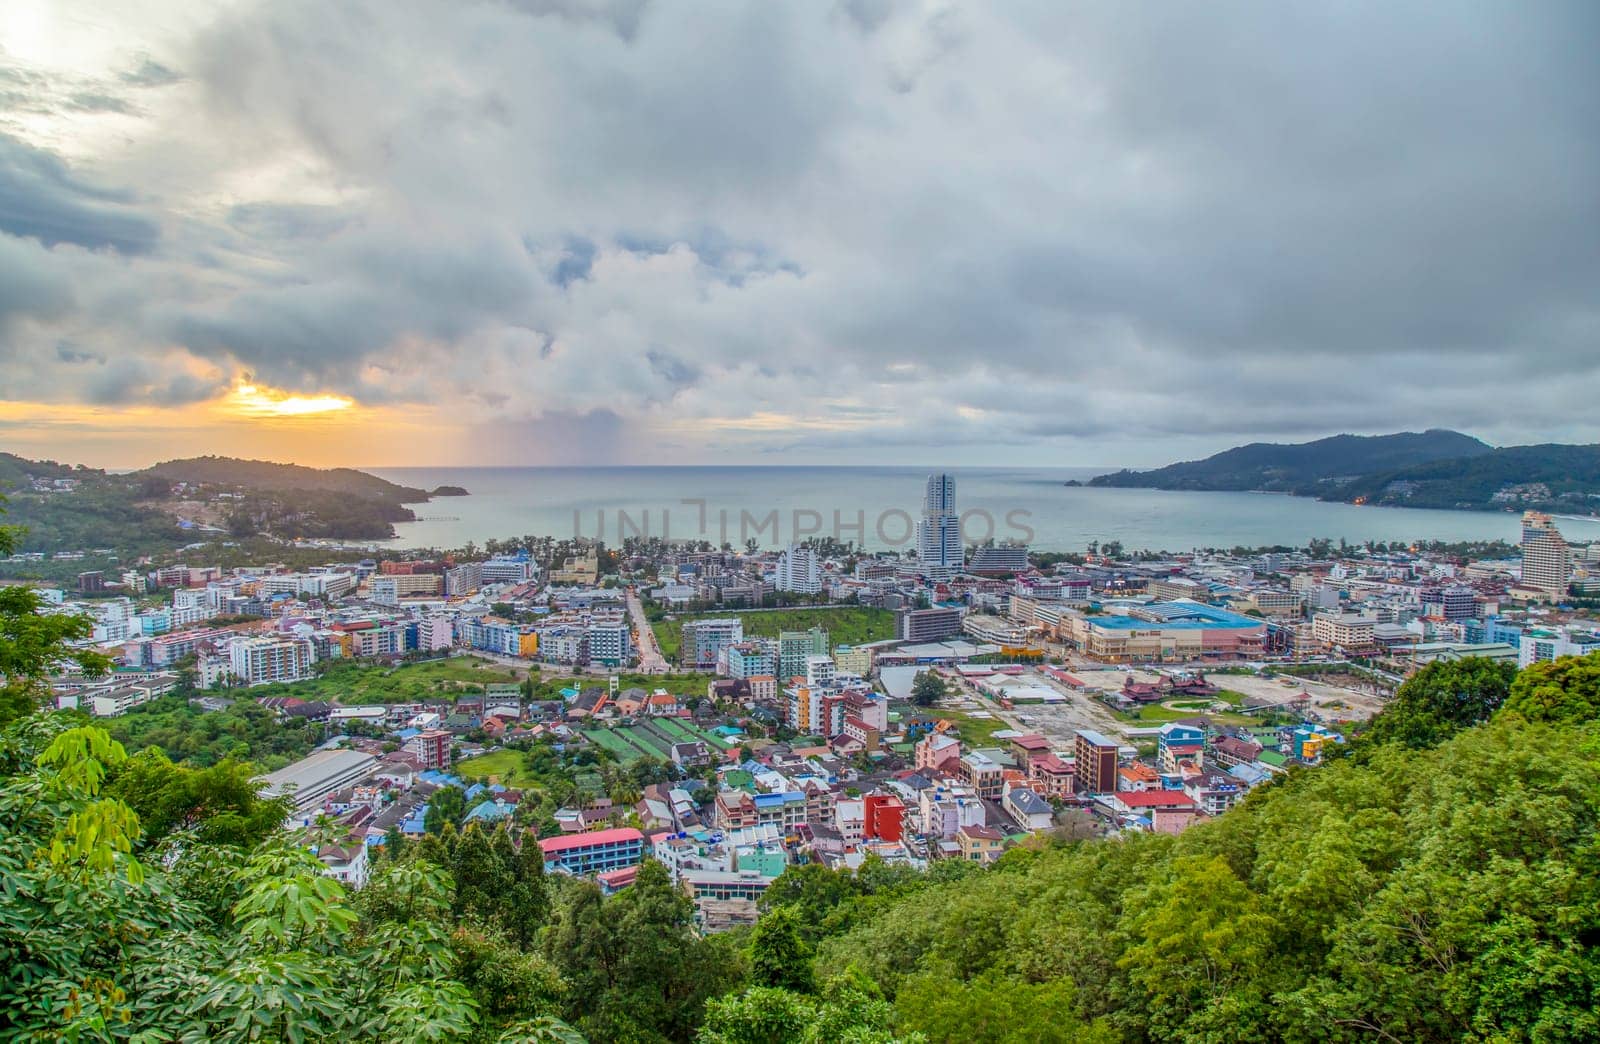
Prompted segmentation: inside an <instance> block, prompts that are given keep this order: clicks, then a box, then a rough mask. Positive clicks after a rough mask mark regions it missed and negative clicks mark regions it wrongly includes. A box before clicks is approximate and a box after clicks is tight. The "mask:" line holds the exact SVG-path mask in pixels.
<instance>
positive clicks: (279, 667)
mask: <svg viewBox="0 0 1600 1044" xmlns="http://www.w3.org/2000/svg"><path fill="white" fill-rule="evenodd" d="M228 660H229V664H230V666H231V668H232V674H233V676H234V677H235V678H237V679H239V680H240V681H242V682H244V683H245V684H246V685H265V684H267V683H269V682H287V681H299V680H300V679H301V678H309V677H310V676H311V666H312V664H314V663H316V660H317V652H316V648H315V646H313V645H312V644H311V642H309V641H307V640H306V639H304V638H274V637H263V638H240V639H237V640H235V641H234V642H233V643H232V644H231V645H229V646H228Z"/></svg>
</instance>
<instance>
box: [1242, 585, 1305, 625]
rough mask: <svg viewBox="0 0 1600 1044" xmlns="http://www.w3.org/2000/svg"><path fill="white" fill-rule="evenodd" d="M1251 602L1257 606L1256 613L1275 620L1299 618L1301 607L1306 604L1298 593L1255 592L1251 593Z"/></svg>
mask: <svg viewBox="0 0 1600 1044" xmlns="http://www.w3.org/2000/svg"><path fill="white" fill-rule="evenodd" d="M1249 601H1250V604H1251V605H1253V606H1255V609H1256V612H1258V613H1260V614H1261V615H1262V616H1269V617H1272V618H1273V619H1275V620H1282V619H1291V620H1292V619H1294V618H1296V617H1298V616H1299V615H1300V610H1301V607H1302V606H1303V605H1304V604H1305V602H1304V599H1303V598H1301V596H1300V594H1299V593H1298V592H1296V591H1268V590H1262V591H1254V592H1251V594H1250V599H1249Z"/></svg>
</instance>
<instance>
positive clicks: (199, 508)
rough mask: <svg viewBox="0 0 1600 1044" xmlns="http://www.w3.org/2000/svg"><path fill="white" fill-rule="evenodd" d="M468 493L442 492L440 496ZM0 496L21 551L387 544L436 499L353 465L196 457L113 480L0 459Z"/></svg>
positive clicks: (48, 463)
mask: <svg viewBox="0 0 1600 1044" xmlns="http://www.w3.org/2000/svg"><path fill="white" fill-rule="evenodd" d="M180 483H182V485H179V484H180ZM466 492H467V491H466V490H464V489H459V488H457V487H449V488H444V487H441V489H440V490H438V491H435V495H438V496H464V495H466ZM0 495H3V496H4V497H5V498H6V503H5V504H4V505H3V508H4V511H5V512H6V513H5V514H4V515H3V516H0V522H4V523H7V524H13V525H20V526H23V527H25V528H26V530H27V531H26V532H25V533H24V534H23V537H22V542H21V548H20V549H21V550H23V551H28V552H33V551H39V552H51V553H53V552H57V551H83V550H89V549H95V548H108V549H111V550H114V551H117V552H121V553H128V552H133V553H138V554H148V553H151V552H157V551H161V550H170V549H171V548H172V547H174V546H177V545H178V544H181V543H187V542H190V541H192V540H193V539H194V538H195V537H196V536H198V535H204V534H207V533H212V534H219V535H227V536H230V537H235V538H238V537H249V536H257V535H266V536H273V537H280V538H285V539H298V538H303V537H317V538H334V539H364V540H366V539H382V538H386V537H392V536H394V534H395V530H394V524H395V523H396V522H410V521H414V520H415V519H416V515H415V514H414V513H413V512H412V510H411V509H410V508H409V507H406V505H407V504H417V503H422V502H424V501H426V500H428V498H429V496H430V494H429V493H428V492H427V491H426V490H421V489H415V488H413V487H411V486H401V485H397V484H396V483H393V482H389V481H387V480H385V479H381V478H379V477H378V476H376V475H369V474H367V473H366V472H364V471H357V470H355V469H354V468H326V469H324V468H306V467H301V466H299V465H297V464H275V463H273V462H271V461H264V460H239V459H235V458H232V457H191V458H189V459H186V460H169V461H164V462H163V463H160V464H156V465H153V466H151V467H148V468H145V469H144V470H142V471H135V472H132V473H130V474H108V473H106V472H104V471H100V470H98V469H94V468H83V467H69V466H68V465H65V464H57V463H55V462H54V461H37V460H27V459H26V458H23V457H18V456H16V455H14V454H10V453H0Z"/></svg>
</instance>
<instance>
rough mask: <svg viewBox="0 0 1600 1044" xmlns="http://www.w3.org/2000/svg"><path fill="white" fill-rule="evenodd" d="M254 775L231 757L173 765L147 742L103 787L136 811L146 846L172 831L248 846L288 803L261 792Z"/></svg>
mask: <svg viewBox="0 0 1600 1044" xmlns="http://www.w3.org/2000/svg"><path fill="white" fill-rule="evenodd" d="M256 775H257V772H256V770H255V769H254V768H253V767H252V766H250V765H249V764H246V763H244V762H239V761H234V760H232V759H225V760H223V761H221V762H219V763H218V764H216V765H212V766H210V767H208V768H203V769H193V768H189V767H187V766H183V765H174V764H173V763H172V761H171V760H170V759H169V758H168V757H167V756H166V754H165V753H163V752H162V751H161V750H160V748H158V747H150V748H147V749H145V750H142V751H140V752H139V753H137V754H135V755H133V756H132V757H131V758H129V759H128V760H127V761H126V762H125V763H124V764H123V765H122V766H121V767H120V768H118V769H117V771H116V772H115V775H114V777H113V779H112V781H111V784H110V786H109V787H108V788H107V793H109V794H110V795H112V796H113V797H117V798H121V799H122V800H123V801H125V802H126V803H127V804H128V806H129V807H130V808H132V809H133V810H134V811H135V812H136V813H138V816H139V821H140V824H141V826H142V828H143V844H145V845H146V846H148V845H151V844H154V843H156V842H158V841H160V840H162V839H163V838H165V837H166V836H167V835H168V834H171V833H173V832H174V831H195V832H196V836H197V837H198V838H199V840H201V841H203V842H205V843H207V844H214V845H230V846H233V847H236V848H253V847H254V846H256V845H258V844H260V843H261V842H262V841H265V840H266V839H267V837H268V836H270V835H271V834H273V833H274V832H276V831H277V830H278V829H279V827H280V826H281V825H282V824H283V820H284V817H285V816H287V815H288V812H289V808H290V802H289V799H288V798H287V797H281V798H264V797H262V796H261V794H260V790H261V785H260V784H259V783H257V782H256V778H255V777H256Z"/></svg>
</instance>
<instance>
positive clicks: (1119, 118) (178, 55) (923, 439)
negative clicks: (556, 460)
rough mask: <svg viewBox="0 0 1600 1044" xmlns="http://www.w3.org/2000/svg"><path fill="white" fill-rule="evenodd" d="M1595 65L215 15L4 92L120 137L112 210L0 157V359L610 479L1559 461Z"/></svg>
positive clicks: (1389, 18)
mask: <svg viewBox="0 0 1600 1044" xmlns="http://www.w3.org/2000/svg"><path fill="white" fill-rule="evenodd" d="M1596 39H1600V6H1597V5H1594V4H1592V3H1587V2H1580V0H1552V2H1550V3H1541V4H1538V5H1523V6H1520V7H1512V6H1509V5H1474V4H1467V5H1450V6H1448V7H1447V8H1437V9H1428V10H1421V9H1411V8H1405V7H1396V6H1394V5H1392V4H1386V3H1380V2H1377V0H1359V2H1355V3H1349V4H1340V5H1337V6H1329V5H1320V6H1318V5H1282V4H1276V3H1265V2H1263V3H1225V4H1213V5H1190V6H1183V7H1176V8H1173V7H1166V8H1162V9H1161V10H1159V11H1157V10H1153V9H1149V10H1146V9H1139V8H1129V7H1127V6H1126V5H1116V6H1087V5H1078V4H1059V3H1033V4H1019V5H1005V6H999V5H967V6H959V5H955V4H947V3H941V2H938V0H929V2H912V0H839V2H838V3H835V4H833V5H822V4H818V5H782V4H755V5H750V4H719V3H717V2H715V0H706V2H704V3H687V2H677V3H673V2H669V0H651V2H649V3H646V2H644V0H486V2H482V3H475V4H470V5H456V4H449V3H445V2H443V0H418V2H417V3H414V4H403V5H397V4H389V3H382V2H379V0H352V3H351V4H349V5H340V6H339V7H337V8H335V9H330V8H328V7H326V5H319V4H316V3H312V2H310V0H276V2H273V3H245V4H241V5H237V6H235V7H230V8H228V9H227V10H226V11H223V12H220V13H219V14H217V15H216V17H215V18H214V19H213V20H211V21H210V22H209V23H207V24H205V25H197V26H196V27H195V28H194V32H193V35H192V38H191V39H190V40H189V41H188V43H187V44H186V45H184V46H182V47H175V48H172V49H170V50H169V51H164V52H162V53H160V54H159V55H155V54H146V53H145V52H144V51H142V50H135V51H132V52H131V53H130V54H129V55H128V56H126V57H125V58H124V59H123V60H121V61H119V62H118V63H116V64H115V65H114V66H113V70H123V71H121V72H115V71H112V72H108V73H107V74H106V75H105V77H103V78H102V79H101V80H93V81H91V80H82V81H74V82H73V83H72V84H68V85H67V86H60V85H56V86H51V85H50V84H49V83H46V82H45V81H41V80H40V79H39V78H38V77H37V75H36V74H35V73H32V72H30V71H28V70H21V69H12V70H10V71H7V70H6V69H0V94H7V95H13V94H14V95H18V96H19V97H21V98H23V99H24V100H25V101H26V100H28V99H32V102H33V103H36V104H37V105H38V106H40V107H42V108H41V110H40V111H53V112H62V111H65V110H67V109H69V108H70V102H69V101H68V100H67V99H68V97H69V95H70V92H71V91H78V92H80V93H84V94H85V95H86V96H88V95H102V96H103V97H102V99H101V101H102V102H103V104H102V105H100V107H99V111H97V112H93V113H81V114H78V115H79V116H81V117H82V118H85V119H105V120H125V121H129V122H130V123H137V124H138V125H139V128H141V129H136V130H130V131H129V138H130V139H131V140H135V141H137V142H138V145H137V147H135V148H129V149H126V150H120V151H119V150H117V149H109V148H108V150H107V151H108V153H114V154H115V155H116V156H117V157H118V158H120V159H121V161H122V162H123V166H122V167H121V168H119V169H117V170H116V171H113V172H112V173H110V174H108V175H107V177H106V178H105V179H102V178H101V176H100V175H101V174H102V172H103V169H104V168H102V166H100V165H95V166H93V167H89V168H86V169H92V170H94V172H95V177H94V178H93V179H90V178H88V177H86V176H82V175H81V174H80V173H79V167H78V163H77V160H76V159H75V160H74V163H73V165H71V166H69V165H68V164H66V163H65V162H63V161H62V160H60V159H59V158H57V157H56V156H55V155H54V154H53V153H51V152H49V151H46V150H44V149H42V148H40V147H38V146H36V145H25V144H23V143H22V142H20V141H19V140H17V139H15V138H0V230H3V231H4V232H6V233H9V234H10V235H11V236H13V237H20V238H19V239H17V240H16V242H23V241H25V240H26V241H28V242H34V241H36V242H37V244H38V245H40V247H41V248H42V247H51V248H54V249H53V250H48V251H45V250H42V249H41V251H39V252H40V253H43V254H45V255H49V259H50V260H51V261H52V263H51V264H50V265H49V266H48V267H47V268H46V269H44V270H41V272H42V274H35V275H34V276H33V279H34V283H35V284H36V285H37V286H38V287H39V292H38V293H32V294H17V293H15V292H13V293H11V295H10V297H7V292H8V291H7V288H6V287H4V286H3V285H0V322H6V319H5V316H6V315H7V314H8V313H7V309H9V314H10V315H11V316H12V319H11V321H10V329H11V330H12V331H13V334H12V337H13V339H15V338H16V336H17V334H16V333H15V331H17V330H20V329H22V324H23V323H24V322H25V323H27V324H32V325H37V326H38V327H39V332H38V338H39V344H41V345H46V346H47V347H46V348H43V349H40V350H38V351H36V352H35V354H36V355H37V356H38V357H41V358H45V359H46V360H47V361H51V360H53V361H52V365H61V366H69V365H74V364H72V363H70V362H69V361H68V360H66V359H65V358H55V357H54V356H53V355H52V352H53V346H54V345H55V344H57V343H61V342H62V341H63V340H71V341H72V343H74V344H78V343H80V342H81V343H82V344H84V345H89V346H94V347H92V348H88V347H86V348H84V349H83V350H85V351H87V350H95V351H98V350H99V347H98V346H99V345H101V344H103V343H107V342H108V341H113V340H114V341H116V342H118V343H120V344H122V345H124V348H123V350H124V351H126V352H128V353H130V354H132V353H137V352H139V351H141V350H142V351H145V352H150V353H159V352H166V351H170V350H173V349H174V348H179V349H184V350H187V351H189V352H190V353H192V354H193V355H196V356H199V357H200V358H201V359H202V360H204V361H206V362H207V363H208V364H213V365H215V366H217V367H218V368H219V369H222V370H228V369H229V368H230V367H233V368H243V369H248V370H249V371H250V372H253V373H257V374H260V375H261V376H262V379H263V380H266V381H270V382H272V383H275V384H279V385H282V386H284V387H293V388H297V389H318V390H332V391H342V392H344V393H346V394H354V395H358V396H360V397H363V398H371V399H374V400H381V399H384V398H385V397H388V398H389V399H390V400H392V401H414V400H418V399H430V400H437V401H441V402H446V403H470V404H472V408H482V409H484V410H486V411H490V412H492V413H494V414H496V415H497V417H498V420H504V421H505V422H506V423H508V424H516V423H522V422H523V421H524V420H527V418H530V417H531V418H533V420H531V421H528V423H530V424H531V423H534V422H536V421H537V420H538V418H539V417H541V416H552V417H553V416H556V415H559V416H561V417H563V418H565V419H566V421H567V422H568V423H574V424H575V423H578V421H577V420H575V418H590V419H589V420H586V421H584V422H583V423H584V424H585V425H589V426H592V427H593V426H597V427H596V430H598V431H599V432H601V433H610V434H608V435H607V437H606V438H605V439H603V440H602V443H603V444H604V445H608V446H617V447H623V448H624V449H622V450H620V451H622V452H626V450H625V447H628V446H636V445H641V444H646V443H644V442H641V441H639V440H629V439H626V438H623V437H621V436H620V435H617V432H618V431H619V430H621V429H627V428H629V427H630V426H633V425H639V426H643V425H646V424H655V425H671V424H675V423H676V424H678V425H679V431H678V435H677V436H676V437H681V438H688V439H692V438H694V437H696V435H695V434H694V428H695V425H696V423H697V422H700V421H716V422H717V424H716V426H710V425H708V426H706V427H705V428H704V430H702V431H701V432H699V433H698V437H700V438H701V439H702V440H703V441H704V442H705V443H706V444H707V445H710V444H712V443H713V440H714V441H715V444H716V446H717V447H718V448H719V449H721V448H726V447H728V446H734V447H735V448H737V447H738V446H748V447H754V448H757V449H760V448H765V449H778V450H784V449H788V450H791V451H800V450H804V451H806V452H811V451H817V452H827V453H838V454H840V455H841V456H842V455H845V454H849V453H870V452H872V450H873V448H874V447H907V448H910V447H915V446H917V445H929V446H931V445H939V446H949V445H967V446H973V447H1015V446H1024V447H1042V448H1038V449H1037V451H1036V452H1037V454H1038V456H1040V457H1044V458H1056V459H1059V457H1060V455H1061V454H1073V455H1077V456H1083V455H1084V451H1083V450H1082V449H1081V447H1082V446H1083V445H1084V444H1085V443H1091V442H1092V443H1094V444H1095V445H1096V446H1115V447H1119V448H1118V449H1117V450H1116V451H1115V453H1114V454H1113V453H1106V452H1099V451H1097V450H1096V451H1090V452H1089V455H1090V456H1092V457H1093V458H1094V459H1095V461H1096V462H1097V463H1098V462H1100V461H1102V460H1106V459H1113V457H1114V456H1116V455H1119V454H1124V453H1126V454H1127V455H1129V456H1132V455H1147V456H1148V459H1149V460H1150V461H1151V462H1160V461H1161V460H1162V459H1164V458H1167V457H1177V456H1194V455H1198V454H1200V453H1203V452H1208V451H1210V450H1211V449H1214V448H1218V447H1219V446H1220V445H1226V444H1228V443H1229V442H1230V441H1234V440H1236V439H1239V438H1241V437H1249V438H1272V437H1279V436H1281V437H1295V438H1298V437H1305V436H1314V435H1319V434H1328V433H1331V432H1332V431H1336V430H1340V429H1345V428H1348V429H1350V430H1363V431H1381V430H1388V429H1403V428H1421V427H1428V426H1444V427H1457V428H1471V429H1473V430H1474V431H1476V432H1478V433H1482V434H1486V435H1489V436H1490V437H1493V436H1494V435H1495V434H1497V433H1498V434H1500V435H1501V436H1503V437H1504V438H1508V439H1509V438H1529V437H1553V438H1564V439H1592V438H1596V437H1600V427H1597V426H1596V422H1595V421H1594V420H1593V411H1592V404H1591V403H1589V402H1588V398H1589V396H1588V395H1586V394H1584V388H1585V387H1592V386H1593V385H1592V380H1593V378H1594V377H1595V366H1596V363H1595V360H1596V358H1597V355H1600V353H1597V352H1596V350H1595V345H1596V343H1597V341H1596V338H1597V336H1600V236H1597V235H1595V230H1596V229H1597V228H1600V192H1596V191H1595V186H1596V185H1600V130H1597V128H1600V62H1596V61H1595V60H1594V56H1593V42H1594V40H1596ZM136 43H137V41H131V42H130V46H134V45H135V44H136ZM174 70H182V72H181V74H180V73H179V72H176V71H174ZM156 88H159V90H157V89H156ZM178 97H181V98H182V99H184V102H185V104H184V105H183V107H182V108H181V118H180V117H179V116H177V115H175V114H176V113H178V112H179V111H180V110H179V109H177V108H176V107H175V108H174V109H173V110H172V111H171V112H169V113H167V114H166V115H164V116H163V115H161V113H162V112H163V111H165V110H163V109H162V105H163V99H167V98H178ZM118 106H121V107H122V108H118ZM94 107H95V106H90V108H94ZM72 154H73V155H74V156H77V155H78V154H77V153H76V152H74V153H72ZM101 184H107V185H110V184H116V185H124V186H126V191H121V192H108V191H107V190H105V189H103V188H98V187H97V186H99V185H101ZM252 192H254V193H256V194H255V195H254V196H252ZM156 199H159V200H160V202H161V206H162V208H163V209H162V210H161V212H160V216H161V220H160V222H159V224H158V221H157V217H156V214H157V211H156V210H155V208H154V205H153V204H152V203H150V202H148V201H150V200H156ZM219 200H226V201H227V203H226V205H223V204H220V203H219V202H218V201H219ZM158 229H159V230H161V231H158ZM163 233H164V234H163ZM76 248H88V249H89V250H90V251H93V252H98V253H103V252H104V251H105V250H106V249H107V248H109V249H110V250H111V251H114V252H118V253H119V254H120V255H122V256H121V257H120V258H119V259H118V262H119V265H120V267H119V268H116V269H112V270H108V269H106V268H105V267H103V266H102V267H97V268H92V269H91V268H89V267H87V266H85V265H84V264H83V263H81V262H80V261H79V260H78V259H76V258H75V257H72V256H68V255H70V254H71V251H73V250H74V249H76ZM13 254H14V255H16V256H14V257H13V258H12V265H13V267H14V268H16V267H19V266H20V264H21V261H20V256H21V255H19V254H17V252H16V251H15V250H13ZM57 255H60V256H57ZM6 263H7V258H6V255H5V253H4V252H3V251H0V266H4V265H5V264H6ZM0 275H3V273H0ZM107 287H110V288H111V289H109V290H108V289H106V288H107ZM8 302H9V303H8ZM24 316H26V318H23V317H24ZM107 316H112V317H116V318H115V319H111V320H108V319H107V318H106V317H107ZM74 322H76V323H78V324H79V325H82V326H85V327H90V328H92V329H88V330H64V329H56V328H53V326H52V324H54V325H55V326H71V325H73V323H74ZM30 328H31V327H30ZM69 335H71V336H69ZM75 365H78V366H80V367H82V366H83V365H84V364H82V363H76V364H75ZM152 372H157V371H155V370H152ZM159 372H160V373H161V374H166V373H167V372H169V371H168V370H166V369H160V370H159ZM167 380H168V378H166V377H165V376H162V377H159V378H156V379H152V380H149V381H142V380H141V379H139V378H137V377H136V376H131V377H129V378H128V384H129V386H130V388H131V389H132V391H131V392H129V393H128V394H134V395H150V396H158V395H160V394H163V393H162V392H160V391H159V388H160V387H166V386H167V385H166V384H163V382H166V381H167ZM104 394H109V393H104ZM807 413H809V414H810V415H811V418H812V419H813V420H814V421H815V424H814V425H813V427H814V428H815V429H816V430H814V431H811V430H806V428H805V421H806V419H807V418H806V417H805V416H803V415H804V414H807ZM501 414H503V415H504V416H498V415H501ZM786 416H793V417H794V418H795V423H796V429H797V430H796V431H795V432H780V433H777V434H773V433H772V431H773V426H774V421H773V418H782V417H786ZM595 417H600V418H602V422H596V421H594V420H593V419H592V418H595ZM749 418H758V419H759V421H760V422H759V423H749V424H746V425H743V426H741V423H742V422H743V421H744V420H748V419H749ZM490 419H491V420H493V419H495V418H490ZM486 422H487V421H486ZM497 422H498V421H497ZM530 430H532V431H536V432H538V433H539V434H540V435H541V436H542V435H545V434H547V433H548V429H547V428H545V427H542V426H538V425H536V426H535V427H534V428H532V429H530ZM585 430H589V429H588V428H586V429H585ZM685 431H687V432H689V434H684V432H685ZM707 432H716V433H723V432H737V433H738V434H737V435H736V436H732V435H730V436H728V437H727V438H724V436H723V435H721V434H707ZM611 435H616V437H614V438H613V437H611ZM740 440H742V441H740ZM919 440H920V441H919ZM907 451H908V452H909V449H908V450H907ZM1130 462H1132V461H1131V460H1130Z"/></svg>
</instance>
